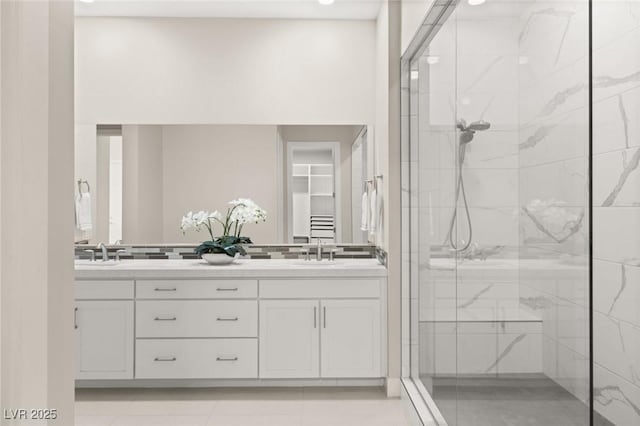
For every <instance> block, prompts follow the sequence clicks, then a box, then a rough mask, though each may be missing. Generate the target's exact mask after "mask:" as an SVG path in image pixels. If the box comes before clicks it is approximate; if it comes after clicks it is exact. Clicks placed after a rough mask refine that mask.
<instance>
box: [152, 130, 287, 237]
mask: <svg viewBox="0 0 640 426" xmlns="http://www.w3.org/2000/svg"><path fill="white" fill-rule="evenodd" d="M276 131H277V128H276V126H213V125H196V126H193V125H192V126H181V125H173V126H162V147H163V159H164V160H163V162H162V169H163V177H162V179H163V205H162V209H161V210H162V212H163V213H164V215H163V216H164V217H163V225H162V229H163V233H162V234H163V239H164V241H163V242H166V243H176V242H185V243H186V242H192V243H197V242H200V241H203V240H204V239H208V236H207V234H204V233H196V232H189V233H187V235H182V232H181V231H180V219H181V218H182V216H183V215H184V214H185V213H187V212H188V211H189V210H193V211H198V210H209V211H213V210H218V211H220V212H221V213H223V214H224V213H225V212H226V210H227V207H228V204H226V203H227V202H228V201H231V200H233V199H235V198H251V199H252V200H254V201H255V202H256V203H258V205H260V206H261V207H262V208H264V209H265V210H266V211H267V221H266V222H265V223H260V224H248V225H245V228H244V231H243V234H244V235H245V236H248V237H251V239H252V240H253V241H254V243H256V244H265V243H273V242H274V241H278V240H277V237H278V236H277V230H278V225H277V222H278V220H280V214H279V212H278V202H277V201H278V199H277V196H278V191H277V186H278V167H277V165H278V158H277V155H278V154H277V146H276V145H277V135H276ZM216 229H217V231H218V232H219V231H220V230H221V228H220V227H218V228H216ZM218 235H219V234H218Z"/></svg>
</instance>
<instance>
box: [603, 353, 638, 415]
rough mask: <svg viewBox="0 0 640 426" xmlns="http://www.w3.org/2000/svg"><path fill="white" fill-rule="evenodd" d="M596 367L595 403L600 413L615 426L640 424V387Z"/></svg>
mask: <svg viewBox="0 0 640 426" xmlns="http://www.w3.org/2000/svg"><path fill="white" fill-rule="evenodd" d="M594 367H595V368H594V401H595V409H596V410H597V411H598V413H600V414H602V415H603V416H604V417H606V418H607V419H608V420H609V421H610V422H612V423H613V424H615V425H625V426H626V425H637V424H640V387H638V386H635V385H633V384H631V383H629V382H628V381H626V380H625V379H623V378H622V377H620V376H618V375H616V374H614V373H612V372H611V371H609V370H607V369H606V368H604V367H602V366H600V365H598V364H595V366H594Z"/></svg>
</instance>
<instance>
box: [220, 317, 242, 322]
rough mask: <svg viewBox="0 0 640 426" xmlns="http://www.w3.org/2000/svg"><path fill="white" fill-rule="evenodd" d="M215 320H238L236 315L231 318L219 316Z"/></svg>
mask: <svg viewBox="0 0 640 426" xmlns="http://www.w3.org/2000/svg"><path fill="white" fill-rule="evenodd" d="M216 320H217V321H238V317H233V318H231V317H230V318H224V317H219V318H216Z"/></svg>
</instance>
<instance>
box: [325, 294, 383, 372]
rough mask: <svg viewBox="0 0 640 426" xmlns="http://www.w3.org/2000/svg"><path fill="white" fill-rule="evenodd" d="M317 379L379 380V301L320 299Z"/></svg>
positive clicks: (380, 370)
mask: <svg viewBox="0 0 640 426" xmlns="http://www.w3.org/2000/svg"><path fill="white" fill-rule="evenodd" d="M321 314H322V315H321V322H322V324H321V327H322V328H321V330H322V332H321V342H322V345H321V346H322V354H321V356H320V359H321V367H320V371H321V376H322V377H344V378H351V377H381V376H382V369H381V365H380V354H381V345H380V340H381V339H380V334H381V332H380V330H381V329H380V301H379V300H323V301H322V303H321Z"/></svg>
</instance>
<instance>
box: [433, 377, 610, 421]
mask: <svg viewBox="0 0 640 426" xmlns="http://www.w3.org/2000/svg"><path fill="white" fill-rule="evenodd" d="M433 399H434V401H435V402H436V404H437V405H438V408H439V409H440V412H441V413H442V415H443V416H444V418H445V419H446V420H447V423H448V424H449V426H525V425H526V426H585V425H588V424H589V408H588V407H587V406H586V405H585V404H583V403H582V402H580V401H579V400H578V399H576V398H575V397H574V396H573V395H571V394H570V393H569V392H567V391H566V390H565V389H564V388H562V387H560V386H559V385H558V384H556V383H555V382H554V381H552V380H551V379H549V378H497V379H491V378H489V379H484V378H466V379H465V378H462V379H454V378H451V379H442V378H441V379H434V380H433ZM594 425H596V426H613V424H612V423H610V422H608V421H607V420H606V419H604V418H603V417H601V416H600V415H598V414H597V413H594Z"/></svg>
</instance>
